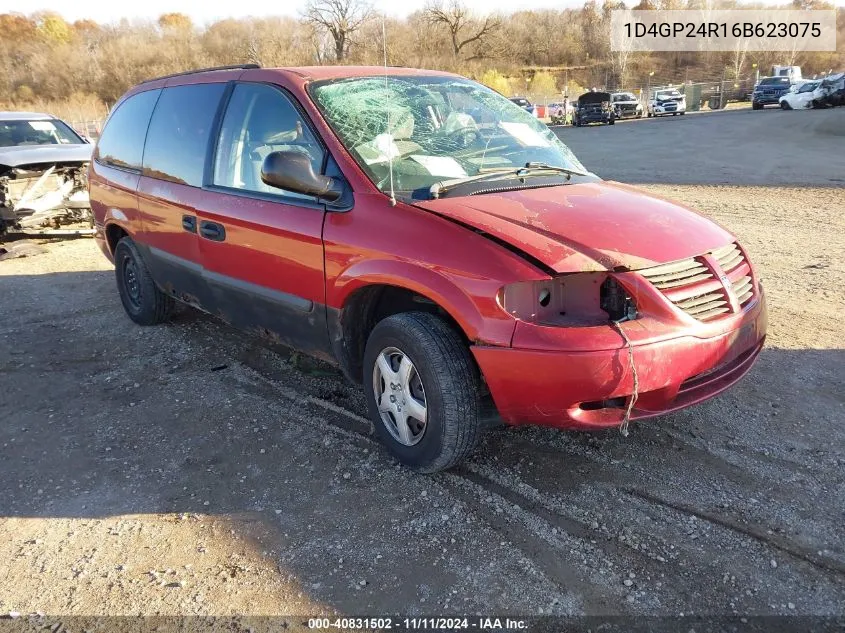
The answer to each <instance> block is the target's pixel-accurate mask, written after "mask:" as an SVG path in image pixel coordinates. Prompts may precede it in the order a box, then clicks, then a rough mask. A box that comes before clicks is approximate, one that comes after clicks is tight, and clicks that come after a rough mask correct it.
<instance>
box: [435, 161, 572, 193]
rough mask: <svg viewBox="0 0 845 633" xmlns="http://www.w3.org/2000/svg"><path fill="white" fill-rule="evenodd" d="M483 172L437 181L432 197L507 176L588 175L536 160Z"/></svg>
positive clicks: (490, 168)
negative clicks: (552, 173)
mask: <svg viewBox="0 0 845 633" xmlns="http://www.w3.org/2000/svg"><path fill="white" fill-rule="evenodd" d="M479 171H480V172H481V173H479V174H477V175H475V176H467V177H465V178H455V179H454V180H444V181H441V182H436V183H434V184H433V185H431V188H430V189H429V192H430V193H431V197H432V198H439V197H440V196H442V195H443V194H444V193H446V192H447V191H449V190H451V189H454V188H455V187H458V186H460V185H463V184H466V183H471V182H476V181H485V180H497V179H500V178H506V177H507V176H516V177H518V178H522V177H524V176H539V175H542V172H550V171H552V172H557V173H561V174H566V176H567V180H569V179H570V178H571V177H572V176H586V175H587V174H585V173H584V172H582V171H578V170H576V169H570V168H569V167H558V166H557V165H548V164H546V163H540V162H536V161H532V162H528V163H525V165H524V166H523V167H516V168H511V167H504V168H503V167H489V168H482V169H480V170H479Z"/></svg>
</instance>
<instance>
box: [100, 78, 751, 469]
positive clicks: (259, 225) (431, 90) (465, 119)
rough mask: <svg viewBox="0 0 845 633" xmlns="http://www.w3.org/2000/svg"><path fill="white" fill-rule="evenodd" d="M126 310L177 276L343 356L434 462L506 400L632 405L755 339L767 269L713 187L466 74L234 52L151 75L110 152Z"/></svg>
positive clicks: (377, 414) (193, 291)
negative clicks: (303, 62)
mask: <svg viewBox="0 0 845 633" xmlns="http://www.w3.org/2000/svg"><path fill="white" fill-rule="evenodd" d="M89 181H90V190H91V206H92V209H93V211H94V215H95V218H96V231H97V240H98V243H99V246H100V248H101V249H102V250H103V252H104V253H105V254H106V256H107V257H109V258H110V259H112V260H113V261H114V263H115V273H116V278H117V287H118V291H119V293H120V298H121V300H122V303H123V306H124V307H125V309H126V312H127V313H128V314H129V316H130V318H132V320H134V321H135V322H136V323H139V324H141V325H152V324H155V323H160V322H161V321H164V320H165V319H167V317H168V315H169V314H170V312H171V309H172V308H173V305H174V301H181V302H184V303H187V304H190V305H192V306H195V307H197V308H199V309H201V310H204V311H206V312H209V313H211V314H214V315H216V316H219V317H220V318H221V319H223V320H225V321H227V322H229V323H231V324H233V325H235V326H237V327H240V328H244V329H247V330H249V331H252V332H255V333H256V334H258V335H260V336H263V337H267V338H270V339H272V340H273V341H275V342H280V343H283V344H285V345H288V346H290V347H293V348H296V349H298V350H302V351H303V352H306V353H308V354H311V355H313V356H316V357H319V358H322V359H325V360H327V361H330V362H333V363H336V364H337V365H338V366H340V368H341V369H342V370H343V372H344V373H345V375H346V376H347V377H349V378H350V379H351V380H353V381H355V382H357V383H359V384H361V385H363V388H364V390H365V392H366V396H367V401H368V403H369V409H370V414H371V416H372V419H373V422H374V424H375V427H376V429H377V431H378V434H379V436H380V437H381V439H382V440H383V442H384V444H385V445H386V446H387V448H388V449H389V450H390V452H391V453H392V454H393V455H395V456H396V457H397V458H398V459H399V460H400V461H401V462H402V463H404V464H407V465H408V466H410V467H412V468H415V469H417V470H420V471H423V472H433V471H437V470H441V469H444V468H448V467H449V466H452V465H453V464H455V463H456V462H458V461H459V460H460V459H462V458H463V457H464V456H466V455H467V454H468V453H469V452H470V451H471V450H472V448H473V446H474V445H475V444H476V442H477V441H478V438H479V434H480V432H481V430H482V429H483V428H484V426H485V423H486V419H487V418H486V417H485V416H484V415H483V411H485V410H487V408H488V407H487V406H486V404H487V403H489V402H491V401H492V403H493V404H494V405H495V408H496V410H497V412H498V417H499V418H501V419H502V420H503V421H504V422H506V423H508V424H526V423H527V424H542V425H548V426H554V427H560V428H580V429H597V428H602V427H607V426H613V425H623V426H626V425H627V422H628V420H629V419H642V418H647V417H650V416H654V415H658V414H661V413H666V412H669V411H674V410H676V409H679V408H682V407H685V406H688V405H691V404H694V403H697V402H701V401H702V400H705V399H707V398H710V397H712V396H714V395H716V394H717V393H719V392H721V391H722V390H724V389H726V388H727V387H729V386H731V385H732V384H733V383H735V382H736V381H737V380H739V379H740V378H741V377H742V376H743V375H744V374H745V373H746V372H747V371H748V370H749V369H750V367H751V365H752V364H753V363H754V361H755V359H756V358H757V355H758V354H759V352H760V349H761V347H762V345H763V341H764V338H765V333H766V306H765V301H764V298H763V289H762V286H761V285H760V281H759V279H758V277H757V274H756V272H755V269H754V267H753V266H752V264H751V262H750V260H749V259H748V254H747V253H746V251H745V249H744V248H743V247H742V246H741V245H740V244H739V243H738V242H737V240H736V238H735V237H734V236H733V235H731V234H730V233H729V232H728V231H726V230H725V229H723V228H721V227H719V226H717V225H716V224H714V223H713V222H711V221H710V220H707V219H705V218H703V217H702V216H700V215H698V214H696V213H695V212H694V211H692V210H690V209H687V208H684V207H682V206H680V205H678V204H675V203H672V202H668V201H666V200H662V199H660V198H656V197H653V196H650V195H646V194H644V193H642V192H639V191H637V190H636V189H634V188H632V187H628V186H625V185H622V184H619V183H611V182H605V181H602V180H601V179H600V178H598V177H597V176H596V175H595V174H593V173H591V172H589V171H588V170H587V169H586V168H585V167H584V166H583V165H582V164H581V163H580V162H579V161H578V159H577V158H576V157H575V156H574V155H573V153H572V152H571V151H570V150H569V149H568V148H567V147H566V146H565V145H564V144H563V143H561V141H560V140H559V139H558V138H557V137H556V136H555V135H554V133H552V131H551V130H549V128H547V127H546V126H545V125H544V124H543V123H541V122H540V121H538V120H537V119H536V118H535V117H533V116H532V115H531V114H529V113H528V112H526V111H525V110H523V109H522V108H520V107H519V106H517V105H515V104H513V103H511V102H510V101H509V100H508V99H506V98H504V97H502V96H501V95H499V94H498V93H496V92H494V91H492V90H490V89H488V88H486V87H484V86H482V85H480V84H478V83H476V82H473V81H470V80H468V79H465V78H463V77H460V76H456V75H453V74H448V73H442V72H433V71H422V70H414V69H401V68H389V69H387V70H385V69H383V68H366V67H349V66H344V67H313V68H278V69H262V68H258V67H256V66H251V65H247V66H238V67H225V68H215V69H209V70H201V71H196V72H191V73H184V74H180V75H173V76H169V77H163V78H160V79H155V80H152V81H148V82H146V83H143V84H141V85H139V86H136V87H135V88H133V89H132V90H130V91H129V92H128V93H127V94H126V95H125V96H124V97H123V98H122V99H121V100H120V101H119V102H118V103H117V104H116V105H115V107H114V109H113V110H112V113H111V116H110V117H109V120H108V122H107V123H106V126H105V129H104V131H103V134H102V136H101V137H100V139H99V142H98V144H97V147H96V150H95V153H94V158H93V160H92V162H91V167H90V176H89Z"/></svg>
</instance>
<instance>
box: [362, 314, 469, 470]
mask: <svg viewBox="0 0 845 633" xmlns="http://www.w3.org/2000/svg"><path fill="white" fill-rule="evenodd" d="M364 381H365V385H364V388H365V391H366V395H367V405H368V407H369V410H370V417H371V418H372V420H373V424H374V425H375V430H376V433H377V434H378V436H379V438H380V439H381V441H382V442H383V443H384V445H385V446H386V447H387V450H388V451H390V453H392V454H393V455H394V456H395V457H396V458H397V459H398V460H399V461H400V462H402V463H403V464H405V465H406V466H408V467H410V468H412V469H414V470H417V471H419V472H423V473H433V472H437V471H439V470H444V469H446V468H450V467H451V466H454V465H455V464H457V463H458V462H459V461H461V460H462V459H463V458H464V457H466V456H467V455H468V454H469V453H470V452H471V451H472V449H473V448H474V447H475V445H476V444H477V442H478V438H479V436H480V433H481V423H480V420H479V409H480V396H479V389H480V377H479V373H478V369H477V367H476V365H475V362H474V361H473V359H472V356H471V355H470V353H469V349H468V348H467V345H466V343H465V342H464V340H463V339H462V338H461V337H460V336H459V334H458V333H457V332H456V331H455V330H454V329H453V328H452V327H451V326H450V325H449V324H448V323H446V321H444V320H443V319H442V318H440V317H439V316H437V315H434V314H430V313H426V312H406V313H403V314H395V315H393V316H390V317H387V318H386V319H384V320H382V321H380V322H379V323H378V324H377V325H376V327H375V328H374V329H373V331H372V333H371V334H370V337H369V339H368V340H367V346H366V350H365V351H364Z"/></svg>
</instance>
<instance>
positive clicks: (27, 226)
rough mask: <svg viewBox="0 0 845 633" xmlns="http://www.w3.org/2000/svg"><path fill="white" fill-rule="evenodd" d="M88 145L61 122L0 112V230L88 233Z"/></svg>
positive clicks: (90, 218)
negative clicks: (79, 227)
mask: <svg viewBox="0 0 845 633" xmlns="http://www.w3.org/2000/svg"><path fill="white" fill-rule="evenodd" d="M92 149H93V146H92V145H91V144H90V143H88V141H87V140H86V139H84V138H83V137H81V136H80V135H79V134H77V133H76V132H74V131H73V129H72V128H71V127H70V126H69V125H68V124H67V123H64V122H63V121H60V120H59V119H56V118H54V117H52V116H50V115H48V114H39V113H35V112H0V235H3V234H4V233H7V232H9V231H23V232H37V233H40V234H66V233H67V232H72V233H77V234H78V233H92V232H93V230H92V229H90V228H86V229H82V230H79V231H67V230H62V229H61V227H62V226H67V225H71V224H79V223H83V224H86V225H87V226H88V227H90V226H91V224H92V221H93V218H92V216H91V205H90V203H89V201H88V181H87V169H88V163H89V162H90V160H91V152H92Z"/></svg>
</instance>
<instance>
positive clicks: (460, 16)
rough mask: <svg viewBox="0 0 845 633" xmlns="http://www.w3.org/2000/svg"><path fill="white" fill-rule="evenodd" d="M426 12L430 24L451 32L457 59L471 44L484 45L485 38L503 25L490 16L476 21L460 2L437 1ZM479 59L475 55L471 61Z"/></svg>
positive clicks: (454, 53)
mask: <svg viewBox="0 0 845 633" xmlns="http://www.w3.org/2000/svg"><path fill="white" fill-rule="evenodd" d="M424 11H425V16H426V18H427V19H428V21H429V22H431V23H432V24H438V25H443V26H445V27H446V28H447V30H448V31H449V36H450V38H451V41H452V53H453V55H454V56H455V58H458V57H460V56H461V52H462V51H463V50H464V48H465V47H466V46H468V45H469V44H473V43H483V41H484V38H486V37H487V36H488V35H490V34H491V33H493V32H495V31H496V30H497V29H498V28H499V27H500V26H501V25H502V22H501V20H500V19H499V18H498V17H496V16H494V15H488V16H487V17H485V18H484V21H483V22H481V21H479V20H475V19H474V18H473V17H472V15H471V13H470V12H469V10H468V9H467V8H466V7H465V6H464V5H463V4H461V2H460V0H448V1H447V2H442V1H441V0H435V1H434V2H431V3H429V4H428V6H426V8H425V9H424ZM478 57H480V56H479V55H474V56H473V57H471V59H473V58H478Z"/></svg>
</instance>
